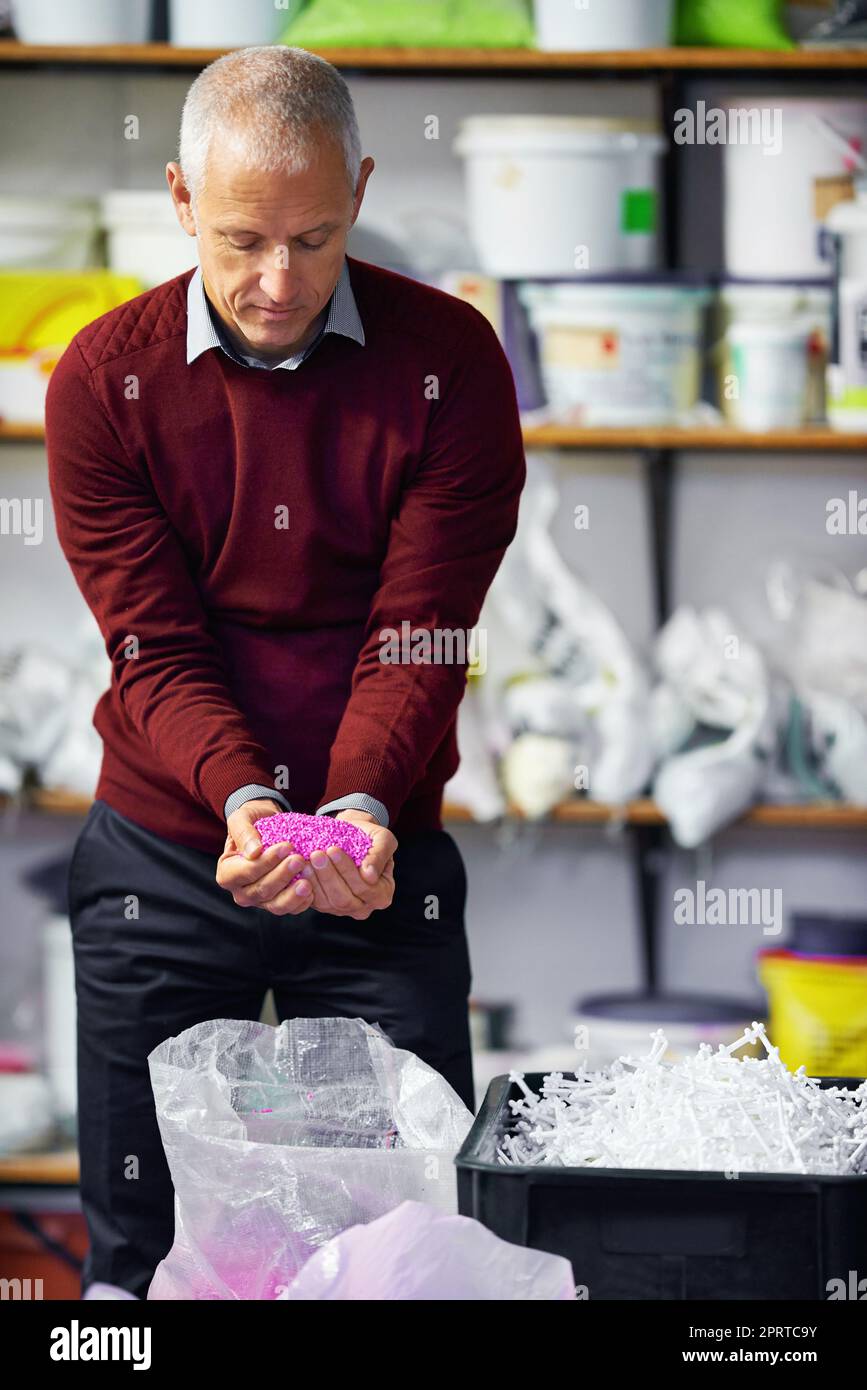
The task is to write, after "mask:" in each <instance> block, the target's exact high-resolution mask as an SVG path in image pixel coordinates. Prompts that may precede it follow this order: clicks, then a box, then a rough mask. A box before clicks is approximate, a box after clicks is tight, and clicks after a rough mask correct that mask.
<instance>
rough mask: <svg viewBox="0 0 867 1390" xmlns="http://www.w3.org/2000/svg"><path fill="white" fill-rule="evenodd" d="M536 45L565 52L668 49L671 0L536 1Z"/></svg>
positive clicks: (672, 16) (672, 15) (671, 24)
mask: <svg viewBox="0 0 867 1390" xmlns="http://www.w3.org/2000/svg"><path fill="white" fill-rule="evenodd" d="M535 11H536V43H537V45H538V47H539V48H544V49H548V50H560V51H564V52H573V53H581V52H589V51H590V50H594V51H597V52H598V51H604V50H605V49H609V50H611V49H627V48H667V47H668V45H669V44H670V43H671V42H672V29H673V26H674V0H583V3H582V0H535Z"/></svg>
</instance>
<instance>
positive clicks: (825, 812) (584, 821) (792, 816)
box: [0, 787, 867, 830]
mask: <svg viewBox="0 0 867 1390" xmlns="http://www.w3.org/2000/svg"><path fill="white" fill-rule="evenodd" d="M13 804H15V805H18V806H19V807H20V809H22V810H35V811H44V812H45V813H46V814H49V815H57V816H85V815H87V812H88V810H89V808H90V805H91V799H90V797H87V796H82V795H80V794H79V793H78V792H70V791H65V790H64V789H63V788H60V787H55V788H36V789H33V790H32V791H29V792H27V793H25V794H24V795H23V796H22V797H20V798H19V799H17V800H16V801H15V802H14V803H13V801H12V800H11V799H10V798H8V797H7V798H5V799H2V798H0V810H2V809H3V808H4V807H9V806H11V805H13ZM506 817H507V818H508V819H510V820H515V821H524V820H526V817H525V816H524V815H523V814H522V812H521V811H520V810H519V809H518V807H516V806H514V805H511V806H509V807H508V809H507V811H506ZM443 818H444V819H445V820H447V821H450V822H452V823H454V824H463V825H475V824H482V825H484V824H490V822H487V821H477V818H476V817H475V816H474V815H473V813H472V811H470V810H468V809H467V807H466V806H460V805H458V804H457V803H455V802H450V801H446V802H445V803H444V804H443ZM549 821H550V822H551V823H552V824H557V825H610V824H615V825H624V826H636V825H638V826H641V825H645V826H647V825H649V826H660V827H664V826H666V825H667V824H668V821H667V820H666V817H665V815H664V813H663V812H662V811H661V810H660V809H659V807H658V806H657V805H656V803H655V802H654V801H653V800H652V798H650V797H647V796H643V797H638V798H636V799H635V800H634V801H629V802H627V803H626V805H625V806H610V805H608V804H606V803H605V802H603V801H592V800H591V799H590V798H589V797H578V796H576V797H574V798H573V799H572V800H571V801H562V802H561V803H560V804H559V805H558V806H555V807H554V809H553V810H552V811H551V812H550V814H549V815H548V816H546V817H545V822H546V823H547V822H549ZM734 824H736V825H738V826H747V827H763V828H765V829H776V830H867V806H852V805H850V804H849V803H848V802H845V801H807V802H793V803H779V804H772V803H769V804H767V805H757V806H753V807H751V808H750V810H749V811H747V812H746V813H745V815H743V816H741V818H740V819H739V820H738V821H735V822H734Z"/></svg>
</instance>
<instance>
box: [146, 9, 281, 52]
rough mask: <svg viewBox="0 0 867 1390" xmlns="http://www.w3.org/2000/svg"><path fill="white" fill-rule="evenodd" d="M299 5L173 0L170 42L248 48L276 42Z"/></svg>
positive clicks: (188, 45) (177, 44)
mask: <svg viewBox="0 0 867 1390" xmlns="http://www.w3.org/2000/svg"><path fill="white" fill-rule="evenodd" d="M298 8H299V4H298V3H297V2H295V0H290V3H289V4H288V5H286V6H285V7H283V6H281V7H280V8H278V7H277V6H276V5H275V3H274V0H170V3H169V43H173V44H175V45H176V46H177V47H178V48H246V47H248V46H249V45H250V44H261V43H273V42H274V41H275V39H277V38H278V37H279V35H280V34H281V33H282V32H283V30H284V29H285V28H286V25H287V24H288V23H289V21H290V20H291V19H292V18H293V17H294V15H295V13H296V12H297V10H298Z"/></svg>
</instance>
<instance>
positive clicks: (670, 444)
mask: <svg viewBox="0 0 867 1390" xmlns="http://www.w3.org/2000/svg"><path fill="white" fill-rule="evenodd" d="M44 439H45V430H44V429H43V427H42V425H17V424H12V423H11V422H5V423H4V421H3V420H0V443H7V444H22V443H24V444H27V443H36V444H38V443H41V442H42V441H44ZM524 444H525V446H526V448H528V449H574V450H594V449H621V450H638V451H644V450H648V449H671V450H673V451H675V452H682V451H685V450H687V449H695V450H698V451H701V450H703V449H706V450H707V451H708V452H711V453H737V452H738V451H739V450H740V451H742V452H744V453H749V452H762V451H765V452H768V453H772V452H781V451H786V450H791V451H794V452H797V453H832V454H856V455H863V456H864V461H865V462H867V434H839V433H837V432H836V431H834V430H831V429H827V428H825V427H824V426H816V427H815V428H812V429H802V430H772V431H769V432H768V433H767V434H754V433H748V432H746V431H744V430H734V429H724V428H718V429H717V428H702V427H700V426H695V427H693V428H691V429H678V428H676V427H674V426H672V427H671V428H664V429H657V428H648V429H637V428H634V429H633V428H631V429H584V428H580V427H579V426H577V425H533V426H527V427H526V428H525V430H524Z"/></svg>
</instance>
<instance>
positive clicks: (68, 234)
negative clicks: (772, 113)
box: [0, 196, 99, 270]
mask: <svg viewBox="0 0 867 1390" xmlns="http://www.w3.org/2000/svg"><path fill="white" fill-rule="evenodd" d="M98 229H99V214H98V211H97V205H96V203H95V202H87V201H85V200H83V199H79V198H17V197H14V196H9V197H0V266H2V267H3V268H4V269H6V270H13V269H17V270H24V269H29V270H86V269H87V268H88V267H89V266H92V265H95V264H96V249H97V248H96V238H97V232H98Z"/></svg>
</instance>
